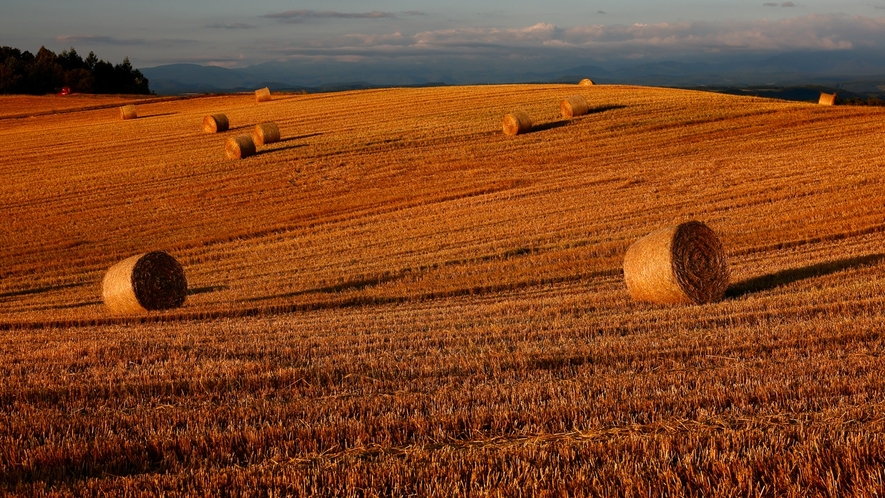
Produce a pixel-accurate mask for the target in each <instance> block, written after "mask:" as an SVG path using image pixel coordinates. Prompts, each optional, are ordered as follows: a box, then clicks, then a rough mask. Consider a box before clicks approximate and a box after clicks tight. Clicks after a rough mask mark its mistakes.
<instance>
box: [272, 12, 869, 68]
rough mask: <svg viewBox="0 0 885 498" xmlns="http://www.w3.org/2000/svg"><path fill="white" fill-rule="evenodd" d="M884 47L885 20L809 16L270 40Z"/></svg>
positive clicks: (519, 51) (539, 53) (520, 52)
mask: <svg viewBox="0 0 885 498" xmlns="http://www.w3.org/2000/svg"><path fill="white" fill-rule="evenodd" d="M882 46H885V18H872V17H862V16H855V17H849V16H845V15H807V16H801V17H795V18H790V19H783V20H746V21H727V22H678V23H655V24H633V25H603V24H594V25H584V26H575V27H569V28H560V27H558V26H555V25H553V24H549V23H538V24H534V25H532V26H527V27H522V28H458V29H440V30H432V31H422V32H417V33H411V34H410V33H403V32H395V33H387V34H349V35H342V36H329V37H321V38H312V39H310V40H307V41H304V40H300V41H298V42H294V41H290V42H288V43H287V42H280V40H275V41H274V43H268V44H267V45H266V46H262V47H260V50H261V51H265V52H267V53H269V54H272V55H273V57H276V58H280V59H287V58H288V59H291V58H301V57H312V58H322V57H326V58H329V60H332V59H335V60H343V59H341V58H342V57H343V58H348V59H349V60H352V59H355V58H373V57H375V58H378V57H381V58H413V57H414V58H421V57H427V56H441V57H460V58H470V59H477V58H487V59H502V58H515V59H521V60H531V59H544V58H547V59H549V58H551V57H578V56H580V57H582V58H586V57H596V58H609V59H613V58H618V57H621V58H623V57H644V58H654V57H658V56H668V57H669V56H673V55H677V54H678V55H689V54H728V53H733V54H746V53H768V52H783V51H794V50H803V51H806V50H807V51H812V50H814V51H820V50H848V49H852V48H880V47H882Z"/></svg>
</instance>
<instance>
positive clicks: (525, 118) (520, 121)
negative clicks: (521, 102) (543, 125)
mask: <svg viewBox="0 0 885 498" xmlns="http://www.w3.org/2000/svg"><path fill="white" fill-rule="evenodd" d="M530 131H532V118H530V117H529V115H528V114H526V113H524V112H522V111H516V112H511V113H510V114H508V115H506V116H504V134H505V135H519V134H520V133H528V132H530Z"/></svg>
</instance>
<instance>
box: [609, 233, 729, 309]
mask: <svg viewBox="0 0 885 498" xmlns="http://www.w3.org/2000/svg"><path fill="white" fill-rule="evenodd" d="M624 281H625V282H626V284H627V289H628V290H629V292H630V296H631V297H632V298H633V299H634V300H636V301H648V302H653V303H663V304H704V303H710V302H715V301H719V300H721V299H722V297H723V296H724V295H725V291H726V290H727V289H728V284H729V270H728V260H727V258H726V255H725V250H724V248H723V246H722V242H721V241H720V240H719V237H717V236H716V234H715V233H714V232H713V230H711V229H710V228H709V227H708V226H707V225H705V224H703V223H701V222H699V221H689V222H687V223H682V224H679V225H676V226H671V227H667V228H662V229H660V230H657V231H655V232H652V233H650V234H649V235H646V236H645V237H643V238H641V239H639V240H638V241H636V243H634V244H633V245H632V246H630V248H629V249H628V250H627V254H626V255H625V257H624Z"/></svg>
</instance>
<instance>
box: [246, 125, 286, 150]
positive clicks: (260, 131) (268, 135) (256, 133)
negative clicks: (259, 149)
mask: <svg viewBox="0 0 885 498" xmlns="http://www.w3.org/2000/svg"><path fill="white" fill-rule="evenodd" d="M252 141H253V142H254V143H255V145H267V144H272V143H275V142H279V141H280V128H279V127H278V126H277V124H276V123H261V124H257V125H255V128H254V129H253V130H252Z"/></svg>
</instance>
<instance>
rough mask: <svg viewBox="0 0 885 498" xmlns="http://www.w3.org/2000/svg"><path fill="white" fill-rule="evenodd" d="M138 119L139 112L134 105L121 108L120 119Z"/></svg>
mask: <svg viewBox="0 0 885 498" xmlns="http://www.w3.org/2000/svg"><path fill="white" fill-rule="evenodd" d="M137 117H138V111H136V110H135V106H134V105H131V104H130V105H124V106H123V107H121V108H120V119H135V118H137Z"/></svg>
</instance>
